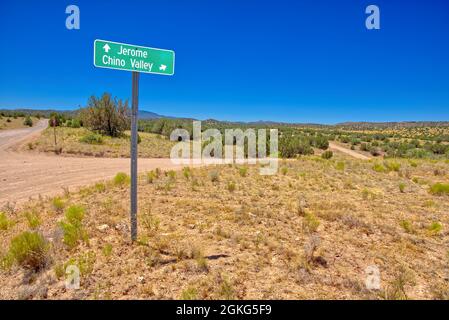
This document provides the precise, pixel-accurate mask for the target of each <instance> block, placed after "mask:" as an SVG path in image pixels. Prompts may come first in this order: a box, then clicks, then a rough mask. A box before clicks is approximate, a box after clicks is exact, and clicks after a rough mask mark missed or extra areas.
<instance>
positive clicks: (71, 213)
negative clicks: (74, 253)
mask: <svg viewBox="0 0 449 320" xmlns="http://www.w3.org/2000/svg"><path fill="white" fill-rule="evenodd" d="M84 213H85V211H84V208H83V207H80V206H71V207H69V208H68V209H67V210H66V213H65V221H61V222H60V224H59V225H60V227H61V229H62V231H63V233H64V243H65V244H66V245H67V246H69V247H70V248H74V247H76V246H77V244H78V241H80V240H83V241H86V242H87V240H88V237H87V232H86V231H85V230H84V228H83V225H82V220H83V218H84Z"/></svg>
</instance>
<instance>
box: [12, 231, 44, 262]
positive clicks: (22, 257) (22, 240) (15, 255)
mask: <svg viewBox="0 0 449 320" xmlns="http://www.w3.org/2000/svg"><path fill="white" fill-rule="evenodd" d="M47 252H48V244H47V242H46V241H45V239H44V237H42V235H40V234H38V233H37V232H29V231H25V232H23V233H21V234H20V235H18V236H16V237H15V238H13V239H12V240H11V244H10V247H9V251H8V253H7V259H8V260H9V262H10V264H12V263H14V262H16V263H17V264H18V265H20V266H21V267H23V268H25V269H32V270H39V269H40V268H42V267H43V266H44V265H45V263H46V261H47V258H48V257H47Z"/></svg>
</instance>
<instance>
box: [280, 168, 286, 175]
mask: <svg viewBox="0 0 449 320" xmlns="http://www.w3.org/2000/svg"><path fill="white" fill-rule="evenodd" d="M287 172H288V168H287V167H282V168H281V173H282V175H284V176H285V175H286V174H287Z"/></svg>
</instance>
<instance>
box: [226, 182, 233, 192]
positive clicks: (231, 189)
mask: <svg viewBox="0 0 449 320" xmlns="http://www.w3.org/2000/svg"><path fill="white" fill-rule="evenodd" d="M227 188H228V191H229V192H234V191H235V182H234V181H229V182H228V186H227Z"/></svg>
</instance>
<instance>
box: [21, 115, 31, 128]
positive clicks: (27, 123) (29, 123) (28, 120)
mask: <svg viewBox="0 0 449 320" xmlns="http://www.w3.org/2000/svg"><path fill="white" fill-rule="evenodd" d="M23 125H24V126H28V127H32V126H33V120H31V118H30V117H29V116H27V117H26V118H25V120H23Z"/></svg>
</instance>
